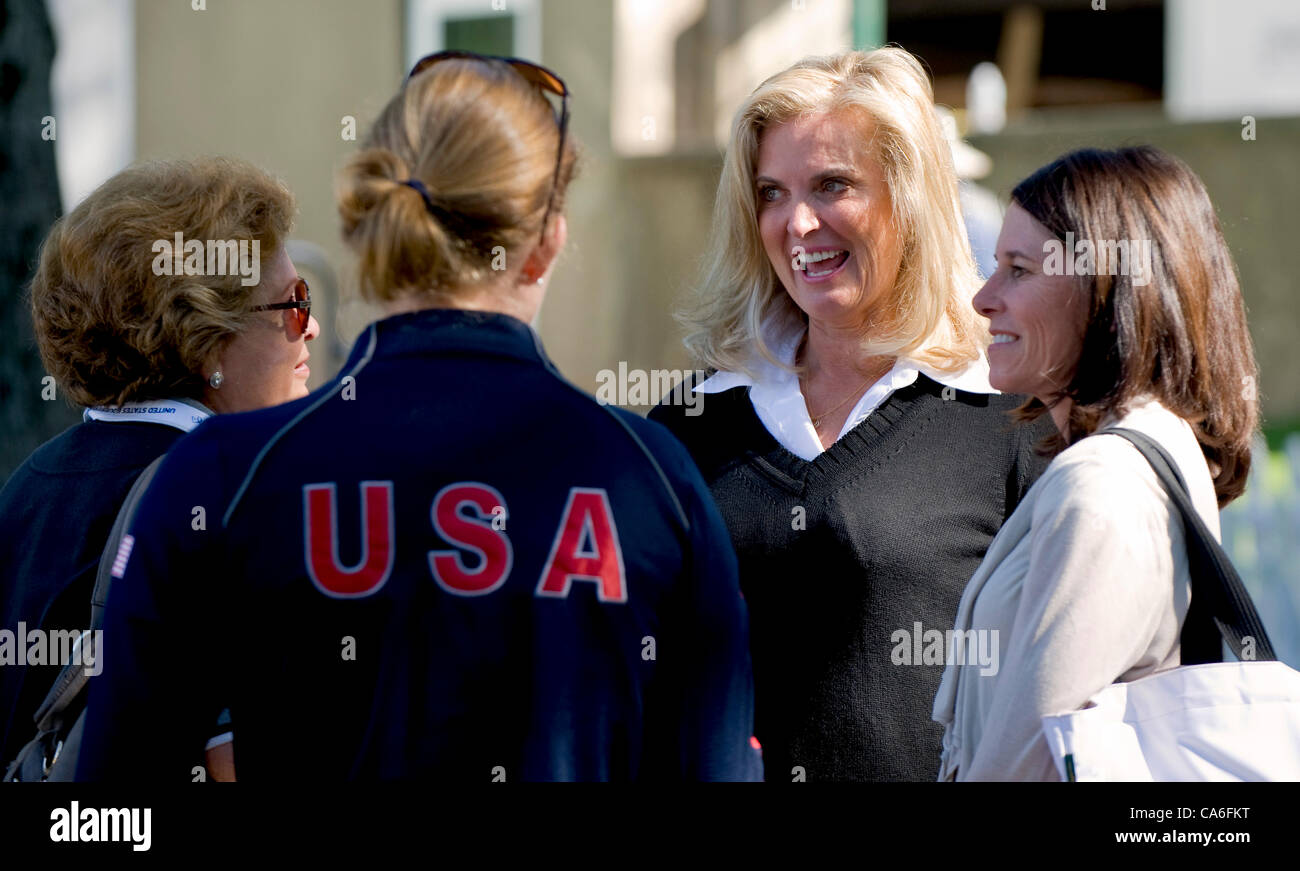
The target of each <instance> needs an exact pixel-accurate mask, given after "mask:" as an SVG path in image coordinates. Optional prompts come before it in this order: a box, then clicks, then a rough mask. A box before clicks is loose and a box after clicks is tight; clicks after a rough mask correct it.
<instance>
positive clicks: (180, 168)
mask: <svg viewBox="0 0 1300 871" xmlns="http://www.w3.org/2000/svg"><path fill="white" fill-rule="evenodd" d="M293 213H294V199H293V195H292V194H291V193H290V192H289V190H288V189H287V188H286V187H285V186H284V185H283V184H282V183H280V182H279V181H277V180H276V179H274V178H272V177H271V176H270V175H268V174H267V173H265V172H263V171H262V170H260V169H258V168H257V167H255V166H252V165H251V164H248V163H244V162H241V161H235V160H228V159H222V158H205V159H199V160H194V161H167V162H148V163H141V164H138V165H136V166H133V167H130V168H128V169H126V170H124V171H123V172H121V173H119V174H117V175H116V176H114V177H113V178H111V179H109V180H108V181H107V182H105V183H104V184H103V185H101V186H100V187H99V188H98V189H97V190H95V191H94V192H93V193H92V194H90V196H88V197H87V198H86V199H85V200H84V201H82V202H81V203H80V204H79V205H78V206H77V207H76V208H75V209H73V210H72V211H71V212H70V213H69V214H67V215H66V216H64V217H63V218H62V219H60V220H59V221H58V222H57V223H56V224H55V225H54V227H53V228H52V229H51V230H50V234H49V236H48V237H47V238H46V240H45V243H44V245H43V247H42V249H41V256H40V263H39V265H38V268H37V271H36V275H35V277H34V279H33V281H32V287H31V306H32V318H33V321H34V324H35V331H36V338H37V343H38V346H39V349H40V354H41V359H42V361H43V362H44V365H45V368H46V371H48V372H49V373H50V375H51V376H53V378H54V380H55V382H56V383H57V385H58V388H59V390H60V391H61V392H62V393H63V394H64V395H65V396H67V397H68V398H69V399H70V400H72V401H73V402H75V403H76V404H77V405H79V406H82V407H84V408H85V409H86V411H85V421H84V422H83V423H80V424H78V425H76V426H73V427H71V428H70V429H68V430H67V431H66V432H64V433H62V434H61V435H59V436H57V437H56V438H54V439H52V440H50V441H49V442H47V443H46V444H44V445H42V446H41V447H39V448H38V449H37V450H36V451H34V452H33V453H32V455H31V456H30V457H28V458H27V460H26V461H25V462H24V463H23V464H22V465H21V466H20V467H19V468H18V469H17V470H16V471H15V472H14V474H13V475H12V477H11V478H10V479H9V481H8V483H7V484H6V485H5V487H4V489H3V490H2V491H0V617H2V618H3V622H0V628H3V629H8V630H10V631H11V632H15V633H19V630H20V629H21V630H23V632H22V633H21V634H25V633H26V632H28V631H30V630H37V629H40V630H43V631H44V632H45V633H47V634H48V633H51V632H55V631H80V630H83V629H85V628H86V619H87V616H88V612H89V601H90V598H91V591H92V588H93V586H94V583H95V576H96V570H97V568H98V564H99V562H100V558H101V554H102V551H103V550H104V547H105V544H106V542H107V539H108V537H109V531H110V528H111V527H112V526H113V523H114V519H115V518H116V516H117V514H118V510H119V507H120V506H121V504H122V502H123V500H124V498H125V497H126V494H127V492H128V491H129V490H130V488H131V485H132V483H133V482H134V481H135V480H136V478H137V477H138V476H139V475H140V473H141V471H142V470H143V469H144V468H145V467H147V466H148V465H149V464H150V463H151V462H153V460H155V459H156V458H157V457H159V456H161V455H162V454H164V453H165V452H166V451H167V450H168V449H169V448H170V447H171V445H172V443H173V442H174V441H176V439H178V438H179V437H180V436H181V435H182V434H183V433H185V432H188V431H189V430H191V429H193V428H194V427H195V426H197V425H198V424H199V423H200V422H201V421H202V420H204V419H205V418H206V417H208V416H209V415H211V414H212V413H214V412H232V411H246V410H250V409H254V408H261V407H264V406H268V405H274V404H276V403H280V402H286V401H288V400H290V399H294V398H296V397H299V396H305V395H306V394H307V376H308V374H309V370H308V368H307V365H306V364H307V358H308V357H309V356H310V355H309V354H308V352H307V348H306V343H307V342H308V341H310V340H311V339H313V338H315V337H316V335H317V333H318V332H319V328H318V325H317V323H316V321H315V319H314V318H312V317H311V314H310V298H309V295H308V290H307V285H306V282H304V281H302V279H300V278H299V277H298V275H297V274H296V272H295V270H294V266H293V263H291V262H290V260H289V256H288V254H287V253H286V251H285V248H284V243H285V241H286V239H287V238H288V234H289V231H290V228H291V226H292V222H293ZM187 240H188V241H187ZM210 255H218V256H210ZM241 255H242V256H241ZM23 659H24V661H25V662H26V663H27V664H26V665H25V666H24V665H19V664H17V663H12V664H7V667H5V668H0V762H8V761H9V760H10V759H12V758H13V757H14V754H15V753H16V752H17V751H18V749H19V748H20V747H21V745H22V743H23V742H24V741H26V740H27V739H28V738H30V737H31V724H32V716H33V714H34V713H35V711H36V709H37V707H38V706H39V705H40V703H41V700H42V699H43V698H44V696H45V694H46V692H47V691H48V690H49V689H50V685H51V683H52V682H53V679H54V677H55V676H57V674H58V671H59V668H58V664H57V663H52V662H48V661H47V657H46V656H41V657H23Z"/></svg>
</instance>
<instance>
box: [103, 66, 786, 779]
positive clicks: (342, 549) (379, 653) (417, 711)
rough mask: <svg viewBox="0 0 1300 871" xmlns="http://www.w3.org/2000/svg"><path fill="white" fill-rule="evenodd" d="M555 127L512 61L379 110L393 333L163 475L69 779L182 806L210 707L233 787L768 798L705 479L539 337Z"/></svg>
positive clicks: (359, 222) (112, 611)
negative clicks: (564, 783)
mask: <svg viewBox="0 0 1300 871" xmlns="http://www.w3.org/2000/svg"><path fill="white" fill-rule="evenodd" d="M548 92H550V93H554V94H555V95H556V98H557V99H558V100H559V101H560V104H561V106H562V108H563V111H561V112H560V113H559V114H558V116H557V114H556V113H555V111H554V107H553V105H552V103H551V101H550V98H549V97H548V96H547V94H548ZM566 125H567V93H566V92H565V89H564V86H563V84H562V83H561V82H560V80H559V79H558V78H556V77H555V76H554V74H552V73H550V72H549V71H546V70H543V69H542V68H540V67H535V66H533V65H531V64H527V63H524V62H519V61H505V60H502V59H488V58H483V57H479V56H469V55H464V54H440V55H435V56H431V57H430V58H426V59H425V60H424V61H422V62H421V64H420V65H417V67H416V70H415V71H413V73H412V75H411V76H410V77H409V78H408V80H407V83H406V84H405V86H404V87H403V89H402V90H401V91H400V92H399V93H398V94H397V95H396V96H395V97H394V98H393V99H392V100H391V101H390V103H389V104H388V106H387V107H386V109H385V110H384V111H383V113H382V114H381V115H380V117H379V119H378V121H377V122H376V123H375V126H374V129H373V130H372V132H371V134H370V138H369V141H368V142H367V144H366V147H365V148H364V149H363V150H362V152H361V153H360V154H359V155H357V156H356V157H355V158H354V159H353V160H352V161H351V162H350V164H349V165H348V166H347V167H346V168H345V169H344V170H343V172H342V174H341V176H340V179H339V183H338V202H339V210H340V213H341V215H342V218H343V230H344V236H345V238H346V240H347V241H348V243H349V244H350V246H351V247H352V248H353V249H354V250H355V251H356V253H357V254H358V256H359V266H360V279H361V281H360V283H361V288H362V291H363V293H364V294H365V295H366V296H367V298H368V299H370V300H371V301H374V302H377V303H379V304H380V305H382V306H383V307H384V308H385V309H386V312H387V314H388V317H386V318H385V319H383V320H380V321H378V322H377V323H374V324H371V325H370V327H369V328H368V329H366V330H365V331H364V332H363V333H362V334H361V336H360V338H359V339H358V340H357V343H356V346H355V347H354V349H353V351H352V354H351V356H350V358H349V359H348V361H347V362H346V364H345V365H344V367H343V369H342V371H341V372H340V374H339V376H338V377H337V378H335V379H334V380H333V381H332V382H331V383H329V384H327V385H326V386H324V387H323V388H322V389H320V390H319V391H317V392H315V393H313V394H312V395H310V396H308V397H306V398H305V399H302V400H299V401H296V402H292V403H289V404H287V405H284V406H281V407H279V408H276V409H269V410H266V411H262V412H254V413H250V414H242V415H231V416H226V417H223V418H220V419H216V420H213V421H211V422H209V423H208V424H205V426H204V427H203V428H202V429H201V430H199V431H197V432H195V433H194V434H193V435H192V436H191V437H189V438H187V439H185V440H183V441H182V442H181V443H180V444H178V445H177V446H176V448H175V449H174V450H173V451H172V452H171V454H169V456H168V458H167V460H166V461H165V463H164V464H163V466H162V468H161V469H160V470H159V473H158V476H157V478H156V479H155V481H154V484H153V487H152V488H151V490H150V492H149V493H148V494H147V495H146V497H145V499H144V501H143V502H142V505H141V508H140V513H139V514H138V515H137V519H136V523H135V526H134V528H133V530H132V534H133V536H134V540H135V544H134V549H133V550H132V552H131V554H130V558H129V560H128V563H127V566H126V569H125V573H124V577H123V578H122V580H121V581H119V582H117V583H116V584H115V586H114V588H113V591H112V595H111V598H110V600H109V604H108V616H107V622H108V625H107V628H106V631H105V639H104V640H105V645H106V655H105V664H104V672H103V675H102V676H101V677H100V678H98V679H97V680H96V681H94V682H93V683H94V685H93V687H92V690H91V702H90V713H89V717H88V722H87V736H86V738H85V744H84V745H83V752H82V756H81V767H80V776H81V777H84V778H87V779H105V778H127V777H131V778H137V779H139V778H143V779H157V780H178V781H179V780H189V779H191V777H192V773H191V771H190V769H189V767H188V761H189V760H190V758H191V757H192V753H193V747H194V746H195V745H196V743H197V742H199V741H200V740H201V738H202V732H203V726H204V724H205V723H207V722H209V721H210V720H211V718H212V716H214V715H215V713H216V712H217V711H218V710H220V709H221V708H222V707H223V706H229V708H230V709H231V712H232V715H233V717H234V718H235V721H236V722H237V723H238V724H239V731H238V740H237V741H236V742H235V764H236V767H237V770H238V773H239V778H240V779H241V780H266V779H273V778H283V777H293V778H295V779H302V778H308V779H322V780H342V779H401V778H412V779H416V778H418V779H429V778H436V779H440V780H460V781H471V782H474V781H477V782H487V781H491V780H508V781H509V780H572V779H581V780H595V779H611V780H623V779H637V778H698V779H758V778H759V777H760V776H761V765H760V763H759V758H758V752H757V750H756V748H755V747H754V745H753V743H752V737H751V736H752V716H753V715H752V698H751V694H752V687H751V677H750V668H749V658H748V648H747V634H746V633H747V621H746V612H745V606H744V602H743V600H742V599H741V596H740V593H739V588H738V585H737V577H736V561H735V556H734V553H733V552H732V549H731V545H730V541H729V538H728V536H727V531H726V528H725V526H723V523H722V520H721V518H720V517H719V515H718V513H717V510H716V508H715V507H714V505H713V503H712V502H711V500H710V497H709V495H708V490H707V488H706V487H705V485H704V482H703V481H702V480H701V478H700V476H699V474H698V472H697V471H696V470H695V468H694V465H693V463H692V461H691V460H690V457H689V456H688V455H687V454H686V452H685V451H684V449H682V448H681V446H680V445H679V444H678V443H677V442H676V441H674V439H673V438H672V437H671V436H670V435H669V434H668V433H667V431H666V430H664V429H662V428H661V427H659V426H658V425H657V424H652V423H649V422H647V421H644V420H642V419H640V418H639V417H637V416H635V415H632V414H628V413H624V412H622V411H620V410H618V409H614V408H610V407H606V406H602V405H599V404H598V403H597V402H596V401H595V400H594V399H593V398H592V397H590V396H588V395H586V394H584V393H582V392H580V391H579V390H577V389H576V388H575V387H573V386H571V385H570V384H569V383H567V382H566V381H565V380H564V379H563V378H562V377H561V376H560V375H559V374H558V373H557V371H556V370H555V368H554V366H553V365H552V364H551V362H550V361H549V360H548V359H547V357H546V354H545V352H544V351H543V350H542V347H541V344H540V342H539V340H538V337H537V335H536V334H535V333H534V332H533V330H532V329H531V328H530V326H529V322H530V321H531V320H533V319H534V317H535V316H536V314H537V311H538V308H539V306H540V304H541V301H542V294H543V292H544V288H545V285H546V280H547V275H548V273H549V270H550V267H551V265H552V263H553V262H554V260H555V257H556V255H557V254H558V253H559V251H560V249H561V248H562V246H563V244H564V240H565V221H564V218H563V217H562V215H561V205H562V202H563V198H564V192H565V188H566V186H567V184H568V182H569V179H570V178H571V176H572V173H573V166H574V157H575V149H574V146H573V143H572V141H571V140H569V139H568V138H567V137H566V136H565V132H566V131H565V127H566ZM200 508H202V509H203V512H204V513H205V514H206V517H207V519H208V522H207V524H206V528H204V529H197V528H196V527H195V524H194V523H193V518H194V517H195V516H196V514H197V512H198V509H200ZM160 724H166V727H165V728H158V726H159V725H160Z"/></svg>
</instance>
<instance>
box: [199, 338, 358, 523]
mask: <svg viewBox="0 0 1300 871" xmlns="http://www.w3.org/2000/svg"><path fill="white" fill-rule="evenodd" d="M369 332H370V344H369V345H368V346H367V347H366V352H365V354H363V355H362V357H361V359H360V360H358V361H357V365H355V366H353V367H352V368H351V369H350V370H348V371H347V372H345V373H343V374H342V375H340V376H339V377H338V379H337V381H336V382H335V384H334V386H333V387H332V388H330V389H329V390H326V391H324V392H323V393H322V394H321V396H320V398H318V399H317V400H316V401H315V402H313V403H312V404H311V405H309V406H307V407H306V408H304V409H303V410H302V411H300V412H298V414H296V415H295V416H294V417H293V419H292V420H290V421H289V422H288V423H286V424H285V425H284V426H282V427H280V429H279V430H277V431H276V433H275V435H273V436H271V438H269V439H268V440H267V442H266V444H264V445H262V448H261V450H259V451H258V452H257V456H255V457H253V462H252V464H251V465H250V466H249V467H248V473H247V474H246V475H244V480H243V482H242V483H241V484H240V485H239V489H238V490H236V491H235V495H234V496H232V497H231V499H230V504H229V505H228V506H227V507H226V513H225V514H223V515H222V517H221V527H222V529H224V528H226V527H227V526H228V525H229V524H230V518H231V515H233V514H234V513H235V508H236V507H238V505H239V500H240V499H242V498H243V497H244V491H246V490H247V489H248V485H249V484H251V483H252V482H253V476H254V475H256V474H257V469H258V467H259V466H260V465H261V464H262V460H263V459H265V458H266V455H267V454H268V453H270V451H271V448H273V447H275V443H276V442H278V441H279V440H280V439H281V438H282V437H283V436H284V434H285V433H287V432H288V431H289V430H291V429H293V428H294V427H295V426H297V425H298V424H299V423H301V422H302V420H303V418H305V417H307V415H309V414H311V413H312V412H313V411H315V410H316V409H318V408H320V407H321V406H322V405H324V404H325V402H326V401H327V400H329V399H332V398H333V397H334V394H336V393H338V392H339V391H340V390H342V389H343V379H344V378H347V377H349V376H355V375H356V374H357V373H358V372H360V371H361V370H362V369H363V368H365V365H366V364H367V363H369V362H370V358H371V356H372V355H373V354H374V353H375V343H376V341H377V339H378V332H377V331H376V329H375V325H374V324H371V325H370V327H369Z"/></svg>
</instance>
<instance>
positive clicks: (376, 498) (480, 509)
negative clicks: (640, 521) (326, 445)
mask: <svg viewBox="0 0 1300 871" xmlns="http://www.w3.org/2000/svg"><path fill="white" fill-rule="evenodd" d="M335 489H336V487H335V484H334V483H332V482H331V483H322V484H308V485H307V486H305V487H303V539H304V542H305V545H304V556H305V559H306V564H307V574H308V576H309V577H310V578H311V580H312V583H313V584H314V585H315V586H316V588H317V589H318V590H320V591H321V592H322V593H324V594H325V595H327V596H332V597H335V598H360V597H363V596H370V595H373V594H374V593H376V592H378V590H379V589H380V588H381V587H383V585H384V583H385V582H387V580H388V577H389V576H390V575H391V574H392V570H393V565H394V562H395V560H396V550H397V548H396V533H395V530H394V517H393V482H391V481H366V482H363V483H362V484H361V499H362V511H361V530H360V536H361V559H360V561H359V562H358V563H357V564H356V565H354V566H350V567H349V566H343V565H341V564H340V562H339V555H338V552H339V549H338V541H339V531H338V521H337V505H336V502H335V499H336V494H335ZM508 515H509V512H508V511H507V510H506V501H505V498H504V497H503V496H502V495H501V493H500V492H498V491H497V490H496V488H494V487H492V486H490V485H488V484H484V483H482V482H479V481H459V482H457V483H455V484H449V485H448V486H446V487H443V488H442V489H441V490H439V491H438V493H437V495H436V496H434V499H433V504H432V507H431V509H430V517H431V521H432V523H433V528H434V530H435V531H436V532H437V533H438V535H439V536H441V537H442V538H443V539H444V540H445V541H447V542H448V543H449V544H451V545H452V546H453V549H448V550H431V551H429V553H428V560H429V572H430V574H431V575H432V576H433V580H434V582H435V583H437V584H438V586H439V587H440V588H441V589H443V590H444V591H446V592H448V593H451V594H453V595H457V596H483V595H487V594H489V593H492V592H494V591H496V590H498V589H500V587H501V585H502V584H504V583H505V582H506V579H507V578H508V577H509V576H510V571H511V569H512V568H513V567H514V548H513V546H512V545H511V543H510V537H509V536H508V535H507V533H506V530H505V529H504V528H499V527H498V525H497V524H495V523H493V519H494V518H499V517H503V516H508ZM466 552H468V553H471V554H473V555H474V556H475V557H476V559H475V561H474V565H473V566H472V567H471V565H470V564H469V563H468V562H467V561H466V559H465V554H466ZM574 581H587V582H591V583H594V584H595V585H596V598H597V599H598V600H599V601H601V602H611V603H626V602H627V572H626V569H625V567H624V564H623V549H622V546H621V544H620V543H619V539H618V528H617V527H616V526H615V524H614V512H613V510H612V509H611V508H610V503H609V494H608V493H607V492H606V491H605V490H604V489H603V488H597V487H573V488H570V490H569V496H568V500H567V501H566V503H565V506H564V511H563V513H562V515H561V517H560V522H559V526H558V528H557V529H556V531H555V537H554V540H553V543H552V545H551V552H550V555H549V556H548V557H547V560H546V564H545V565H544V566H543V567H542V573H541V577H540V578H539V579H538V583H537V587H536V589H535V590H534V594H535V595H538V596H544V597H547V598H559V599H563V598H567V597H568V595H569V591H570V590H571V589H572V587H573V582H574Z"/></svg>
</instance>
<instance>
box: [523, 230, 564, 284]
mask: <svg viewBox="0 0 1300 871" xmlns="http://www.w3.org/2000/svg"><path fill="white" fill-rule="evenodd" d="M568 238H569V223H568V221H566V220H565V219H564V215H556V216H555V217H554V219H553V220H552V221H551V222H550V224H549V225H548V226H547V228H546V232H545V233H544V234H543V235H542V241H541V242H539V243H538V244H537V245H536V246H534V248H533V250H532V251H530V252H529V253H528V259H527V260H525V261H524V267H523V269H521V270H520V271H519V280H520V282H521V283H523V284H536V283H537V282H538V281H540V280H541V279H542V278H543V277H545V276H546V274H547V273H548V272H550V271H551V266H552V265H553V264H554V263H555V258H556V257H558V256H559V255H560V252H561V251H562V250H564V243H565V242H566V241H567V240H568Z"/></svg>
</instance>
